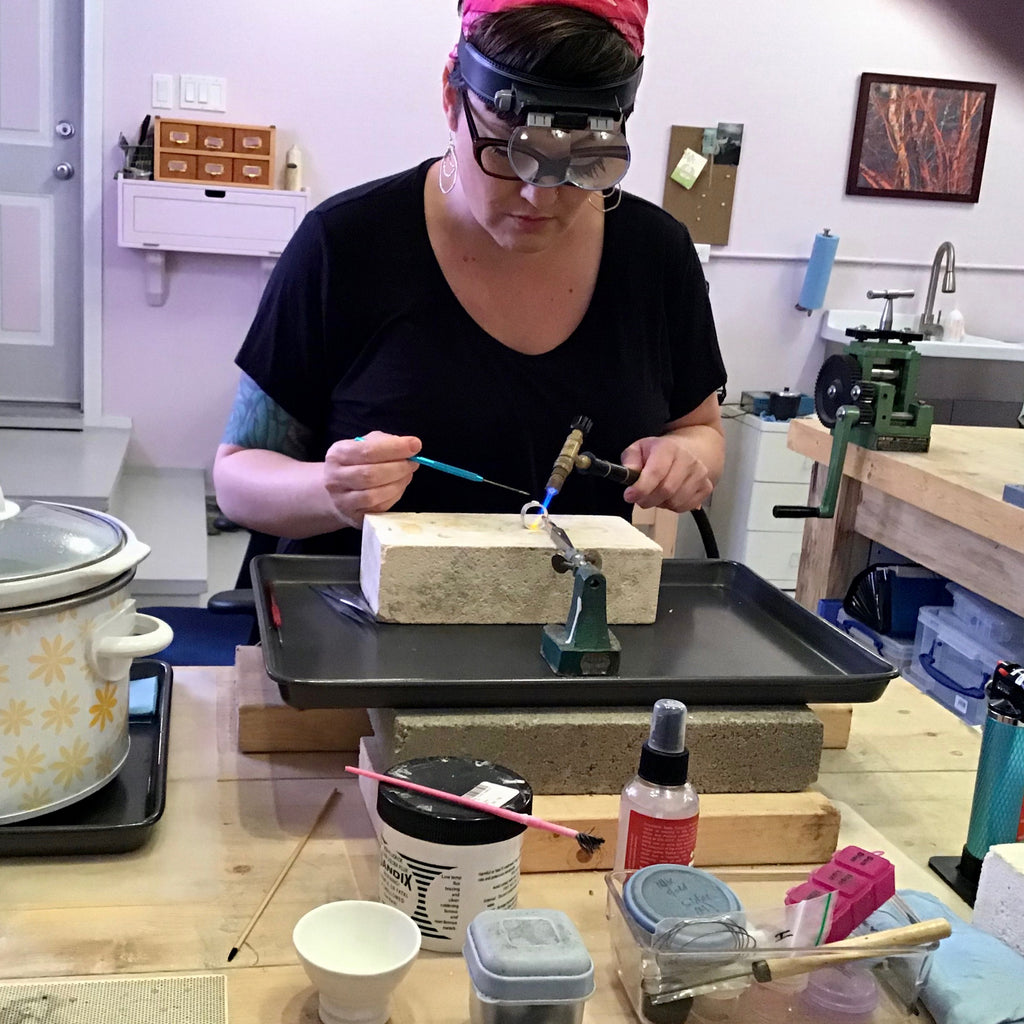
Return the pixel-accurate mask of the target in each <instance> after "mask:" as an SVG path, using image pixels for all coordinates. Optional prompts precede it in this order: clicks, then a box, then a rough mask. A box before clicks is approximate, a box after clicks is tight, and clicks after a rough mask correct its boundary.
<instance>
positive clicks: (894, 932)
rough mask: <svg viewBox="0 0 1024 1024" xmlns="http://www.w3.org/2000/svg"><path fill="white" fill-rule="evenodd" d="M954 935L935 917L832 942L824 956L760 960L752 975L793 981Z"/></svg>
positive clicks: (811, 955)
mask: <svg viewBox="0 0 1024 1024" xmlns="http://www.w3.org/2000/svg"><path fill="white" fill-rule="evenodd" d="M951 932H952V928H951V927H950V924H949V922H948V921H947V920H946V919H945V918H944V917H933V918H930V919H929V920H927V921H918V922H916V923H915V924H908V925H904V926H903V927H902V928H887V929H886V930H885V931H880V932H871V933H870V934H868V935H857V936H855V937H854V938H852V939H843V940H841V941H840V942H830V943H828V944H827V945H825V946H821V947H819V949H820V952H818V953H812V954H808V955H807V956H790V957H779V958H778V959H775V960H757V961H755V962H754V964H752V965H751V973H752V974H753V975H754V977H755V978H756V979H757V980H758V981H774V980H775V979H776V978H789V977H792V976H793V975H795V974H806V973H807V972H808V971H812V970H815V969H817V968H818V967H830V966H832V965H833V964H838V963H845V962H847V961H849V960H863V959H866V958H868V957H871V956H874V955H876V954H877V952H878V951H879V950H881V949H890V948H891V947H897V946H919V945H923V944H925V943H928V942H935V941H936V940H938V939H945V938H947V937H948V936H949V935H950V934H951Z"/></svg>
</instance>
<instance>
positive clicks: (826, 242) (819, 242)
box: [796, 228, 839, 312]
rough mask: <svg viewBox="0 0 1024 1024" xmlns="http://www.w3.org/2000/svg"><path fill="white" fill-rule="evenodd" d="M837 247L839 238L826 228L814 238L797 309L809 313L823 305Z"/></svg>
mask: <svg viewBox="0 0 1024 1024" xmlns="http://www.w3.org/2000/svg"><path fill="white" fill-rule="evenodd" d="M838 247H839V236H838V235H833V234H830V233H829V230H828V228H825V230H824V231H823V232H822V233H821V234H817V235H815V236H814V248H813V249H811V258H810V259H809V260H808V261H807V273H806V274H805V275H804V286H803V288H801V289H800V298H799V299H797V303H796V308H797V309H802V310H806V311H808V312H810V310H812V309H821V307H822V306H823V305H824V303H825V289H826V288H828V279H829V277H830V276H831V274H832V264H833V263H834V262H835V258H836V249H837V248H838Z"/></svg>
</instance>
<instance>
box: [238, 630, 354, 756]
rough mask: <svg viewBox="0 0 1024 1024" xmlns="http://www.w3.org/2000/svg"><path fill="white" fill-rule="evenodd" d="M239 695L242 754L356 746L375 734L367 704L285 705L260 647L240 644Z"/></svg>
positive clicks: (350, 748) (298, 751) (239, 733)
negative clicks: (311, 707) (303, 707)
mask: <svg viewBox="0 0 1024 1024" xmlns="http://www.w3.org/2000/svg"><path fill="white" fill-rule="evenodd" d="M235 700H236V702H237V709H238V749H239V750H240V751H241V752H242V753H276V752H290V753H302V752H309V751H317V750H340V751H349V750H357V749H358V748H359V738H360V737H361V736H369V735H371V734H372V733H373V729H372V727H371V726H370V720H369V718H368V717H367V715H366V711H365V710H364V709H363V708H321V709H317V710H313V711H300V710H299V709H298V708H293V707H289V706H288V705H287V704H285V702H284V701H283V700H282V699H281V694H280V691H279V690H278V688H277V683H275V682H274V680H273V679H271V678H270V676H268V675H267V672H266V669H265V667H264V664H263V653H262V651H261V650H260V648H259V647H239V648H238V649H237V652H236V655H235Z"/></svg>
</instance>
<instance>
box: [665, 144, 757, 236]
mask: <svg viewBox="0 0 1024 1024" xmlns="http://www.w3.org/2000/svg"><path fill="white" fill-rule="evenodd" d="M703 136H704V129H703V128H694V127H690V126H683V125H673V126H672V135H671V138H670V139H669V146H668V166H667V167H666V168H665V194H664V198H663V200H662V203H661V205H662V207H663V208H664V209H665V210H667V211H668V212H669V213H670V214H672V216H673V217H675V218H676V220H678V221H681V222H682V223H683V224H685V225H686V226H687V228H688V229H689V231H690V235H691V236H692V238H693V240H694V241H695V242H703V243H706V244H710V245H726V244H728V241H729V225H730V223H731V221H732V200H733V194H734V193H735V191H736V172H737V170H738V169H739V168H738V167H737V166H735V165H723V164H715V163H712V162H711V161H708V164H707V166H706V167H705V168H704V170H703V171H701V173H700V176H699V177H698V178H697V180H696V182H695V183H694V185H693V187H692V188H689V189H687V188H683V186H682V185H679V184H678V183H676V182H675V181H673V180H672V179H671V178H670V177H669V175H670V174H671V173H672V171H673V169H674V168H675V166H676V164H677V163H679V158H680V157H681V156H682V155H683V151H684V150H685V149H687V148H689V149H692V150H695V151H696V152H697V153H699V152H700V151H701V141H702V139H703Z"/></svg>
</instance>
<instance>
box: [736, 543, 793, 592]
mask: <svg viewBox="0 0 1024 1024" xmlns="http://www.w3.org/2000/svg"><path fill="white" fill-rule="evenodd" d="M801 540H802V537H801V535H800V534H785V533H784V534H778V533H765V532H761V531H751V532H750V533H748V534H747V542H746V545H745V548H744V553H743V557H742V558H740V559H738V561H741V562H742V563H743V564H744V565H747V566H749V567H750V568H751V569H753V570H754V572H756V573H757V574H758V576H763V577H764V578H765V579H766V580H770V581H771V582H772V583H774V584H775V585H776V586H780V585H783V586H784V585H786V584H789V585H790V586H792V585H794V584H795V583H796V573H797V569H798V568H799V567H800V544H801Z"/></svg>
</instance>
